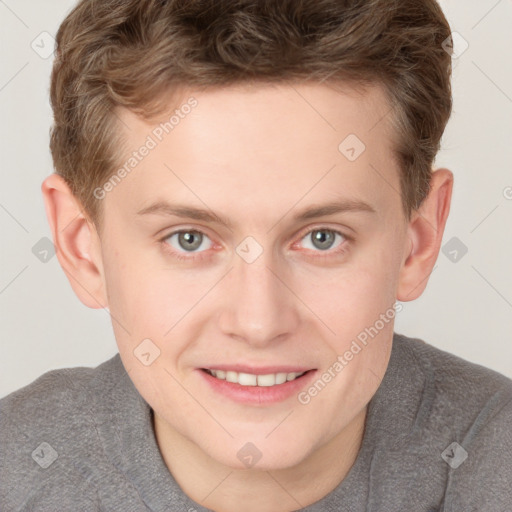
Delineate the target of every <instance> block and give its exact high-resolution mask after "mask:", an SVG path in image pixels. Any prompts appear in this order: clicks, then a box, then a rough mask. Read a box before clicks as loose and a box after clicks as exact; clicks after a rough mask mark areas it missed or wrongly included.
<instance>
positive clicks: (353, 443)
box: [153, 407, 367, 512]
mask: <svg viewBox="0 0 512 512" xmlns="http://www.w3.org/2000/svg"><path fill="white" fill-rule="evenodd" d="M366 411H367V407H365V408H364V409H363V410H362V411H361V412H360V413H358V415H357V416H356V417H355V418H354V419H353V420H352V422H351V423H350V424H349V425H347V426H346V427H345V428H344V429H343V430H342V431H341V432H339V433H338V434H337V435H336V436H335V437H333V438H332V439H330V440H329V441H328V442H326V443H324V444H323V445H322V446H320V447H318V448H317V449H316V450H314V451H313V452H312V453H311V454H310V455H308V456H307V457H306V458H305V459H303V460H302V461H301V462H300V463H299V464H297V465H295V466H293V467H287V468H279V469H275V470H267V471H265V470H261V469H233V468H231V467H228V466H225V465H223V464H221V463H219V462H218V461H216V460H215V459H213V458H211V457H210V456H209V455H208V454H206V453H204V452H203V451H202V450H201V449H200V448H199V447H198V446H197V445H196V444H195V443H193V442H191V441H190V440H189V439H188V438H186V437H184V436H182V435H181V434H180V433H179V432H177V431H176V430H174V429H173V428H172V427H170V425H169V424H168V423H166V422H165V421H164V420H163V419H162V418H160V417H159V416H158V415H157V414H156V413H154V419H153V421H154V425H153V426H154V431H155V436H156V439H157V443H158V446H159V448H160V451H161V453H162V457H163V459H164V461H165V464H166V465H167V467H168V469H169V471H170V472H171V474H172V475H173V477H174V479H175V480H176V482H177V483H178V485H179V486H180V487H181V489H182V490H183V492H185V494H186V495H187V496H189V498H191V499H192V500H194V501H195V502H196V503H198V504H200V505H202V506H203V507H206V508H209V509H211V510H214V511H216V512H239V511H240V510H244V511H246V512H256V511H261V510H266V511H269V512H288V511H290V510H298V509H301V508H304V507H306V506H308V505H311V504H312V503H315V502H317V501H319V500H321V499H322V498H323V497H325V496H326V495H327V494H329V493H330V492H331V491H332V490H334V489H335V488H336V487H337V486H338V485H339V484H340V483H341V481H342V480H343V479H344V478H345V477H346V476H347V474H348V472H349V471H350V468H351V467H352V466H353V464H354V462H355V460H356V458H357V455H358V453H359V450H360V447H361V443H362V439H363V434H364V425H365V419H366Z"/></svg>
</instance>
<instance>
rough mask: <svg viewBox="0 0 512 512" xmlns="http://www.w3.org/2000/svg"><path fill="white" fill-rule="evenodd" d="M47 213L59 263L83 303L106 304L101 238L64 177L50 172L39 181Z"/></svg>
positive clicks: (89, 304)
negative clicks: (41, 181)
mask: <svg viewBox="0 0 512 512" xmlns="http://www.w3.org/2000/svg"><path fill="white" fill-rule="evenodd" d="M41 191H42V194H43V199H44V204H45V210H46V216H47V218H48V223H49V225H50V229H51V232H52V237H53V243H54V245H55V250H56V254H57V258H58V260H59V263H60V265H61V267H62V269H63V270H64V272H65V274H66V276H67V277H68V279H69V282H70V284H71V287H72V288H73V291H74V292H75V293H76V295H77V297H78V298H79V299H80V301H81V302H83V303H84V304H85V305H86V306H88V307H90V308H95V309H97V308H104V307H106V306H107V300H106V290H105V285H104V279H103V265H102V261H101V251H100V245H99V244H100V240H99V237H98V235H97V233H96V229H95V227H94V225H93V223H92V222H91V221H90V220H89V219H88V217H87V215H86V214H85V212H84V211H83V209H82V208H81V205H80V204H79V202H78V200H77V199H76V198H75V196H74V195H73V194H72V192H71V190H70V188H69V186H68V185H67V183H66V181H65V180H64V179H63V178H62V177H61V176H59V175H58V174H51V175H50V176H48V177H47V178H46V179H45V180H44V181H43V183H42V185H41Z"/></svg>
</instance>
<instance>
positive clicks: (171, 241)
mask: <svg viewBox="0 0 512 512" xmlns="http://www.w3.org/2000/svg"><path fill="white" fill-rule="evenodd" d="M205 240H209V238H208V236H207V235H205V234H204V233H202V232H201V231H196V230H194V229H184V230H181V231H175V232H174V233H171V234H169V235H167V236H165V237H164V238H163V239H162V242H164V243H165V244H167V245H170V246H171V247H172V248H173V251H172V252H173V253H174V254H175V255H176V257H177V258H187V256H182V254H184V253H187V252H188V253H196V252H200V253H202V252H204V251H201V250H199V249H201V248H202V249H210V248H211V245H212V244H211V241H210V245H208V244H206V247H205Z"/></svg>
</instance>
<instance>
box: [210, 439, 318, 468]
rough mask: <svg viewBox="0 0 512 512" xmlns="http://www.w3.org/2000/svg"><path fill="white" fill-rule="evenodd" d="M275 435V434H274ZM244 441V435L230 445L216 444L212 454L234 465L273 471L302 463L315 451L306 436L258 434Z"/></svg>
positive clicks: (213, 456) (231, 465) (229, 465)
mask: <svg viewBox="0 0 512 512" xmlns="http://www.w3.org/2000/svg"><path fill="white" fill-rule="evenodd" d="M271 436H272V434H271ZM246 439H247V441H241V440H240V437H237V438H236V439H233V440H231V441H230V442H229V443H228V445H227V446H226V445H225V446H222V445H219V444H216V445H215V447H214V449H213V450H210V451H209V455H210V456H211V457H212V458H214V459H215V460H217V461H218V462H220V463H221V464H223V465H225V466H228V467H230V468H233V469H238V470H239V469H245V470H251V469H252V470H258V471H271V470H279V469H286V468H290V467H293V466H296V465H298V464H300V463H301V462H302V461H303V460H304V459H305V458H307V456H308V455H309V453H310V452H311V450H312V449H313V447H309V449H307V450H306V449H305V447H306V446H307V445H306V443H305V442H304V440H297V439H296V440H294V442H293V443H292V444H290V440H289V439H285V438H279V437H278V436H276V437H275V439H272V440H270V439H259V438H258V436H254V437H253V438H252V439H254V440H253V441H251V438H250V437H247V438H246Z"/></svg>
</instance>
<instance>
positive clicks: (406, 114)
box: [50, 0, 452, 226]
mask: <svg viewBox="0 0 512 512" xmlns="http://www.w3.org/2000/svg"><path fill="white" fill-rule="evenodd" d="M449 36H450V27H449V25H448V22H447V21H446V18H445V17H444V15H443V12H442V10H441V8H440V7H439V5H438V4H437V2H436V1H435V0H81V1H80V2H79V3H78V4H77V5H76V7H75V8H74V9H73V10H72V11H71V12H70V13H69V14H68V16H67V17H66V18H65V20H64V21H63V23H62V24H61V26H60V28H59V30H58V33H57V38H56V39H57V48H56V59H55V62H54V67H53V71H52V77H51V103H52V108H53V112H54V125H53V127H52V130H51V140H50V148H51V152H52V157H53V161H54V165H55V170H56V172H57V173H58V174H60V175H61V176H62V177H63V178H64V179H65V180H66V182H67V183H68V185H69V186H70V188H71V190H72V192H73V194H74V195H75V197H76V198H77V199H79V201H80V202H81V204H82V206H83V207H84V210H85V212H86V214H88V215H89V217H90V218H91V220H92V221H93V222H94V223H95V224H96V225H97V226H100V224H101V211H102V210H101V204H99V203H100V201H99V200H98V199H97V198H96V197H95V196H94V194H93V191H94V190H95V189H96V187H100V186H101V185H102V184H103V183H104V182H105V181H106V180H108V177H109V176H110V175H111V174H112V173H113V172H114V170H115V168H116V166H117V165H119V158H120V155H119V154H117V153H116V151H119V147H120V146H119V143H118V142H119V141H118V140H117V139H116V134H117V132H119V122H118V120H117V119H116V115H115V108H116V107H126V108H129V109H131V110H132V111H134V112H136V113H137V114H138V115H141V116H142V117H144V118H146V119H148V118H149V117H151V116H154V115H156V114H158V113H159V111H160V109H161V108H163V106H164V105H165V99H166V98H167V99H168V98H169V95H170V94H172V92H173V91H174V90H177V89H178V88H180V87H197V88H200V89H203V88H208V87H221V86H228V85H231V84H237V83H249V84H250V83H256V82H267V83H269V82H274V83H277V82H288V83H291V82H297V81H317V82H325V81H331V82H336V81H338V82H340V81H341V82H343V81H345V82H351V83H356V84H360V85H362V86H364V85H365V84H369V85H371V84H380V85H382V86H383V87H384V90H385V92H386V95H387V97H388V99H389V103H390V108H392V123H393V126H394V131H395V132H396V135H395V137H394V138H395V140H394V141H393V151H394V155H395V156H396V158H397V161H398V162H399V166H400V173H401V174H400V182H401V195H402V204H403V209H404V212H405V215H406V217H407V218H410V215H411V212H412V210H414V209H417V208H418V207H419V206H420V204H421V202H422V201H423V199H424V198H425V197H426V196H427V194H428V192H429V190H430V176H431V172H432V164H433V161H434V158H435V156H436V154H437V152H438V150H439V148H440V140H441V137H442V134H443V132H444V129H445V126H446V123H447V122H448V119H449V117H450V114H451V109H452V96H451V84H450V78H451V56H450V55H449V54H448V53H447V52H446V51H445V50H444V49H443V44H442V43H443V41H445V40H446V39H447V38H448V37H449ZM160 103H162V104H160ZM340 142H341V141H340Z"/></svg>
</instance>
